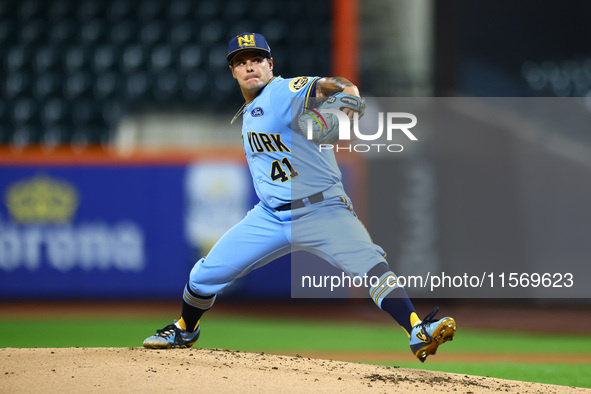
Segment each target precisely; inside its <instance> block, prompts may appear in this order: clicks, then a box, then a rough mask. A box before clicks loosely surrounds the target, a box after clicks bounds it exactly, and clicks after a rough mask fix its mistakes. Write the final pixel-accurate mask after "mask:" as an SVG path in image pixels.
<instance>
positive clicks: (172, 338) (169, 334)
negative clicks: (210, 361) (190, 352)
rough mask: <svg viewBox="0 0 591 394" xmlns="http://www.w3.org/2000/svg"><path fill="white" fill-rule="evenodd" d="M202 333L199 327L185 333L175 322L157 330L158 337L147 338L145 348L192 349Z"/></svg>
mask: <svg viewBox="0 0 591 394" xmlns="http://www.w3.org/2000/svg"><path fill="white" fill-rule="evenodd" d="M200 333H201V327H200V326H197V330H195V331H185V330H183V329H182V328H180V327H179V326H178V325H177V321H176V320H175V321H174V323H173V324H169V325H168V326H166V327H164V328H163V329H162V330H156V335H152V336H151V337H149V338H146V340H145V341H144V347H145V348H148V349H171V348H173V349H174V348H176V347H179V348H183V347H191V346H193V344H194V343H195V342H197V339H198V338H199V334H200Z"/></svg>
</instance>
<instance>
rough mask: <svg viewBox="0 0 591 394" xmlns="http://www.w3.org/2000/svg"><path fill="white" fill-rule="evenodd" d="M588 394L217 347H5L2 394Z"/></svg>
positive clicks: (0, 356)
mask: <svg viewBox="0 0 591 394" xmlns="http://www.w3.org/2000/svg"><path fill="white" fill-rule="evenodd" d="M166 391H170V392H177V393H178V392H181V393H184V392H200V393H231V392H241V393H262V392H265V393H276V392H279V393H281V392H282V393H309V392H339V393H359V392H376V393H393V392H396V393H408V392H415V393H433V392H459V393H490V392H510V393H591V390H588V389H582V388H574V387H566V386H555V385H547V384H540V383H527V382H519V381H514V380H502V379H495V378H488V377H479V376H468V375H461V374H452V373H443V372H432V371H424V370H415V369H406V368H397V367H387V366H376V365H368V364H357V363H349V362H342V361H331V360H323V359H315V358H307V357H301V356H278V355H268V354H263V353H261V354H256V353H245V352H238V351H229V350H219V349H174V350H146V349H143V348H54V349H49V348H32V349H14V348H5V349H0V392H1V393H33V392H43V393H70V392H90V393H115V392H117V393H126V392H133V393H136V392H141V393H161V392H166Z"/></svg>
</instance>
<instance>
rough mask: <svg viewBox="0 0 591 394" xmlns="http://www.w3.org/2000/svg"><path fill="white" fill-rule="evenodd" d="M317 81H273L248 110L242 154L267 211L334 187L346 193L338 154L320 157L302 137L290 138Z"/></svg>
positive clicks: (316, 78)
mask: <svg viewBox="0 0 591 394" xmlns="http://www.w3.org/2000/svg"><path fill="white" fill-rule="evenodd" d="M317 80H318V77H298V78H291V79H283V78H281V77H275V78H273V79H272V80H271V81H270V82H269V83H268V84H267V86H265V88H264V89H263V90H262V92H261V93H260V94H259V95H258V96H257V98H255V99H254V100H253V101H252V102H251V103H250V104H249V105H248V106H247V107H246V108H245V109H244V113H243V123H242V139H243V144H244V152H245V153H246V158H247V160H248V166H249V167H250V173H251V175H252V180H253V183H254V188H255V190H256V193H257V195H258V197H259V199H260V200H261V202H263V203H264V204H265V205H266V206H268V207H271V208H275V207H278V206H281V205H283V204H286V203H289V202H290V201H293V200H298V199H302V198H305V197H308V196H311V195H313V194H315V193H318V192H321V191H325V190H327V189H329V188H331V187H332V188H334V187H337V188H339V189H341V190H342V185H341V171H340V170H339V167H338V164H337V161H336V159H335V156H334V151H333V150H332V149H330V150H324V151H323V152H320V151H319V149H318V148H317V147H316V145H314V143H312V142H311V141H308V140H307V139H306V137H304V136H303V135H302V134H301V133H299V132H292V127H291V123H292V119H293V117H294V116H296V115H298V114H299V113H300V112H301V108H302V106H303V105H305V104H306V102H307V101H308V99H309V98H311V97H314V89H315V84H316V81H317ZM292 103H293V105H294V106H296V108H295V109H294V108H292Z"/></svg>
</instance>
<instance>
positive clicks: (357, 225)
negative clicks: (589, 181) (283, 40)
mask: <svg viewBox="0 0 591 394" xmlns="http://www.w3.org/2000/svg"><path fill="white" fill-rule="evenodd" d="M317 80H318V78H317V77H298V78H291V79H284V78H281V77H275V78H273V79H272V80H271V81H269V83H268V84H267V85H266V86H265V87H264V88H263V90H262V91H261V92H260V94H259V95H258V96H257V97H256V98H255V99H254V100H253V101H252V102H251V103H249V105H248V106H246V107H245V109H244V111H243V114H242V119H243V123H242V140H243V145H244V151H245V153H246V159H247V161H248V165H249V168H250V173H251V175H252V180H253V183H254V188H255V190H256V193H257V195H258V197H259V198H260V202H259V203H258V204H257V205H256V206H255V207H254V208H253V209H252V210H251V211H250V212H248V214H247V215H246V217H245V218H244V219H243V220H242V221H240V223H238V224H236V225H235V226H234V227H232V228H231V229H230V230H228V232H227V233H225V234H224V235H223V236H222V238H220V240H219V241H218V242H217V243H216V244H215V245H214V247H213V248H212V249H211V251H210V252H209V254H208V255H207V257H205V258H202V259H201V260H199V261H198V262H197V263H196V264H195V266H194V267H193V270H192V271H191V275H190V281H189V285H190V289H191V291H192V292H194V294H200V295H204V296H209V295H215V294H218V293H219V292H221V291H223V289H224V288H226V287H227V286H229V285H230V284H231V283H232V282H233V281H234V280H235V279H236V278H238V277H240V276H243V275H246V274H247V273H248V272H250V271H251V270H253V269H255V268H258V267H261V266H263V265H265V264H267V263H269V262H271V261H273V260H275V259H276V258H278V257H281V256H283V255H285V254H288V253H291V252H294V251H306V252H310V253H313V254H316V255H317V256H320V257H322V258H323V259H325V260H326V261H328V262H329V263H330V264H332V265H333V266H335V267H338V268H340V269H342V270H343V271H345V272H346V273H347V274H348V275H350V276H356V275H363V274H364V273H367V272H368V271H369V270H370V269H371V268H372V267H374V266H376V265H377V264H379V263H382V262H385V261H386V260H385V253H384V251H383V250H382V248H380V247H379V246H378V245H375V244H374V243H373V241H372V240H371V238H370V236H369V234H368V232H367V230H366V229H365V227H364V226H363V224H362V223H361V222H360V221H359V219H358V218H357V216H356V215H355V212H354V211H353V207H352V202H351V200H350V199H349V197H348V196H347V194H346V193H345V191H344V189H343V185H342V182H341V171H340V170H339V167H338V164H337V161H336V158H335V156H334V151H333V150H332V149H331V150H323V151H322V152H320V150H319V149H318V146H317V145H315V144H314V143H313V142H311V141H308V139H307V138H306V137H305V136H304V135H302V134H301V133H300V132H299V131H292V127H291V126H292V120H293V119H294V117H297V115H298V114H299V113H301V111H302V110H303V107H304V106H305V105H306V104H307V101H308V100H309V99H311V98H312V97H314V92H315V84H316V81H317ZM294 124H295V122H294ZM286 205H287V206H286ZM387 293H388V292H380V293H379V294H380V296H376V300H377V301H379V300H380V299H381V298H383V297H385V296H386V295H387ZM376 294H378V293H376ZM185 301H187V302H189V301H190V298H185ZM208 305H209V304H208ZM378 305H379V304H378Z"/></svg>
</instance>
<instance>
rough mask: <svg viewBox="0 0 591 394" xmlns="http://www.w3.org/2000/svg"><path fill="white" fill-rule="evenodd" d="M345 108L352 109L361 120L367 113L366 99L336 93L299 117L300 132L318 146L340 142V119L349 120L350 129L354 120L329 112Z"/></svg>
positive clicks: (344, 115) (342, 114)
mask: <svg viewBox="0 0 591 394" xmlns="http://www.w3.org/2000/svg"><path fill="white" fill-rule="evenodd" d="M345 108H350V109H352V110H353V111H356V112H358V113H359V117H360V118H361V117H362V116H363V113H364V111H365V99H364V98H363V97H357V96H352V95H350V94H346V93H336V94H334V95H332V96H330V97H329V98H327V99H325V100H323V101H322V102H320V104H319V105H318V106H317V107H316V109H314V108H307V109H305V110H304V112H302V113H301V114H300V116H298V127H299V129H300V132H301V133H302V134H303V135H304V136H305V137H307V138H308V139H309V140H311V141H312V142H314V143H315V144H318V145H320V144H334V143H336V142H338V141H339V117H340V118H341V119H345V118H346V119H347V122H348V127H349V129H351V127H352V126H353V124H352V122H353V120H352V119H350V118H349V117H348V116H347V115H346V114H345V113H343V112H341V113H340V114H337V113H330V112H328V111H333V112H335V111H336V110H338V111H342V110H343V109H345ZM325 110H328V111H325Z"/></svg>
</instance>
